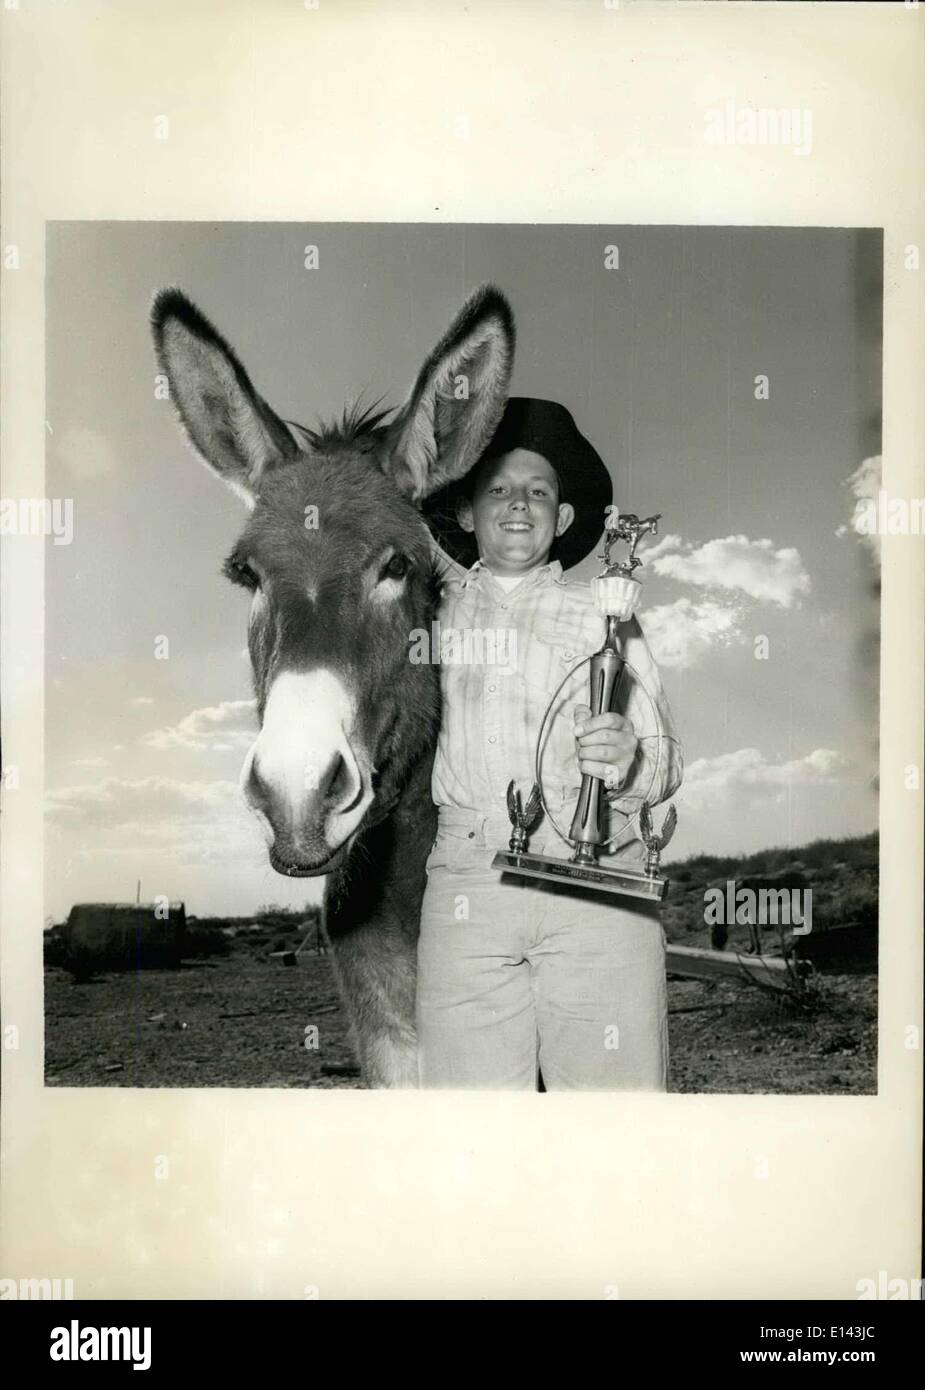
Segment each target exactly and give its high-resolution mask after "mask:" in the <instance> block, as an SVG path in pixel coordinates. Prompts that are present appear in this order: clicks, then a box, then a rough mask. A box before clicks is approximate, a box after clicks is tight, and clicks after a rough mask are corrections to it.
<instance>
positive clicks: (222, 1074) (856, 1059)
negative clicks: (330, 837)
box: [45, 953, 877, 1095]
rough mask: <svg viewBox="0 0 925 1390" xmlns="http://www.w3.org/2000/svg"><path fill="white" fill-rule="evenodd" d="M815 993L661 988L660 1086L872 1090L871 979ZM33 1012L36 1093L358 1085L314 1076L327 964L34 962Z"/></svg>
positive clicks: (335, 1019) (830, 984)
mask: <svg viewBox="0 0 925 1390" xmlns="http://www.w3.org/2000/svg"><path fill="white" fill-rule="evenodd" d="M820 987H821V991H822V1004H821V1007H819V1008H818V1009H817V1010H816V1011H815V1012H814V1013H813V1014H811V1015H807V1014H805V1013H803V1012H801V1011H797V1010H795V1009H794V1008H793V1007H792V1006H787V1005H785V1004H782V1003H781V1002H779V1001H778V1000H777V999H776V998H775V997H772V996H769V995H767V994H765V993H763V992H761V991H759V990H758V989H757V988H756V987H755V986H752V985H748V984H746V983H739V982H738V981H735V980H732V981H723V982H716V983H701V982H699V981H689V980H670V981H669V1009H670V1015H669V1025H670V1039H671V1080H670V1089H671V1090H672V1091H676V1092H714V1093H716V1092H725V1093H729V1094H759V1093H767V1094H776V1095H793V1094H801V1095H807V1094H808V1095H817V1094H829V1095H848V1094H855V1095H857V1094H873V1093H875V1092H876V1089H877V982H876V979H875V978H874V977H873V976H872V975H857V974H855V975H836V974H832V975H823V976H821V977H820ZM45 1017H46V1032H45V1080H46V1084H47V1085H49V1086H186V1087H199V1086H235V1087H241V1086H275V1087H282V1086H320V1087H339V1086H341V1087H343V1086H345V1087H354V1088H355V1087H357V1086H359V1085H360V1082H359V1081H358V1079H357V1078H356V1077H355V1076H349V1075H347V1076H345V1075H343V1074H327V1073H326V1072H325V1071H324V1070H323V1068H325V1067H326V1066H330V1065H332V1064H333V1065H334V1066H335V1067H337V1066H341V1067H342V1066H344V1065H345V1064H347V1065H349V1064H351V1063H352V1062H353V1061H354V1055H353V1050H352V1046H351V1042H350V1036H349V1031H348V1027H347V1023H346V1019H345V1017H344V1014H343V1010H342V1009H341V1006H340V1003H339V1000H338V995H337V989H336V986H335V983H334V978H333V973H332V968H331V961H330V958H329V957H324V956H315V955H303V956H300V958H299V964H298V965H296V966H292V967H286V966H284V965H281V964H279V963H278V962H276V961H271V960H269V959H260V958H256V957H254V956H248V957H244V956H242V955H241V954H238V953H234V954H232V955H229V956H226V957H223V958H221V959H218V960H214V959H210V960H203V961H190V962H187V963H184V965H183V966H182V967H181V968H180V969H178V970H146V971H141V972H138V973H137V974H116V973H112V974H103V975H100V976H98V977H96V978H95V979H94V980H92V981H90V982H88V983H86V984H74V983H72V980H71V976H70V975H69V974H68V973H67V971H65V970H63V969H61V968H59V967H48V968H47V969H46V972H45ZM310 1025H314V1026H315V1027H316V1028H317V1030H318V1033H317V1047H311V1048H307V1047H306V1046H305V1042H306V1035H305V1029H306V1026H310ZM309 1041H310V1042H311V1041H313V1038H311V1037H310V1038H309Z"/></svg>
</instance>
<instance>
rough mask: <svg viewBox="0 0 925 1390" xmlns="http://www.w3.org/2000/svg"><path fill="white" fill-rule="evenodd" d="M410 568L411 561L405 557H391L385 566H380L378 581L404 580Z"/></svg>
mask: <svg viewBox="0 0 925 1390" xmlns="http://www.w3.org/2000/svg"><path fill="white" fill-rule="evenodd" d="M410 568H411V561H410V560H409V559H408V557H407V555H393V556H392V557H391V559H389V560H386V562H385V564H384V565H383V566H382V569H381V571H380V573H379V578H380V580H382V579H404V577H405V575H406V574H407V573H408V571H409V569H410Z"/></svg>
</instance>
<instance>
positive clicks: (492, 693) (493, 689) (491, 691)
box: [488, 685, 498, 695]
mask: <svg viewBox="0 0 925 1390" xmlns="http://www.w3.org/2000/svg"><path fill="white" fill-rule="evenodd" d="M497 689H498V687H497V686H496V685H490V686H489V687H488V692H489V694H490V695H494V693H495V691H496V690H497Z"/></svg>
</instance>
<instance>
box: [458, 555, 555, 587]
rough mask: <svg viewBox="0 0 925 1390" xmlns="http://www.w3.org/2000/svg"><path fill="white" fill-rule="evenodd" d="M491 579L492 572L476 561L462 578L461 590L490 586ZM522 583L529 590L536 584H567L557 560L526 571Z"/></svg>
mask: <svg viewBox="0 0 925 1390" xmlns="http://www.w3.org/2000/svg"><path fill="white" fill-rule="evenodd" d="M492 579H493V575H492V572H491V570H490V569H489V568H488V566H487V565H486V564H485V562H484V561H483V560H476V562H475V564H474V565H472V566H471V567H470V568H469V569H468V570H467V571H466V573H465V575H464V577H463V588H464V589H468V588H470V587H475V586H477V585H481V586H483V587H486V586H490V585H491V582H492ZM524 581H527V587H528V588H531V589H532V588H533V587H534V585H537V584H548V583H553V584H566V583H567V582H568V581H567V580H566V579H564V578H563V576H562V565H561V563H560V562H559V561H558V560H547V562H546V564H545V565H539V566H538V567H537V568H536V569H535V570H528V571H527V573H526V574H525V575H524ZM524 581H522V582H524Z"/></svg>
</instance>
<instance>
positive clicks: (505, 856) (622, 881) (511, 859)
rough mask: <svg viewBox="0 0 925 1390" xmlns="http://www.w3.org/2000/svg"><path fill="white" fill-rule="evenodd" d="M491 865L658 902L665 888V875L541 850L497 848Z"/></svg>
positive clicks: (515, 872)
mask: <svg viewBox="0 0 925 1390" xmlns="http://www.w3.org/2000/svg"><path fill="white" fill-rule="evenodd" d="M491 867H492V868H493V869H501V870H502V871H503V872H504V873H507V874H521V875H523V877H524V878H545V879H548V880H550V881H551V882H553V883H574V884H575V886H576V887H583V888H596V889H598V890H599V891H601V892H604V893H615V894H619V895H622V896H623V897H627V898H643V899H645V900H646V901H647V902H661V901H662V899H663V898H664V897H665V895H666V894H667V892H668V885H669V880H668V879H667V878H650V877H649V875H648V874H639V873H634V872H633V870H632V869H611V868H607V867H605V866H604V865H603V864H575V863H573V861H572V860H570V859H551V858H550V857H549V856H547V855H544V854H518V853H517V852H516V851H515V850H499V851H498V853H497V854H496V855H495V857H494V859H493V860H492V861H491Z"/></svg>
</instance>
